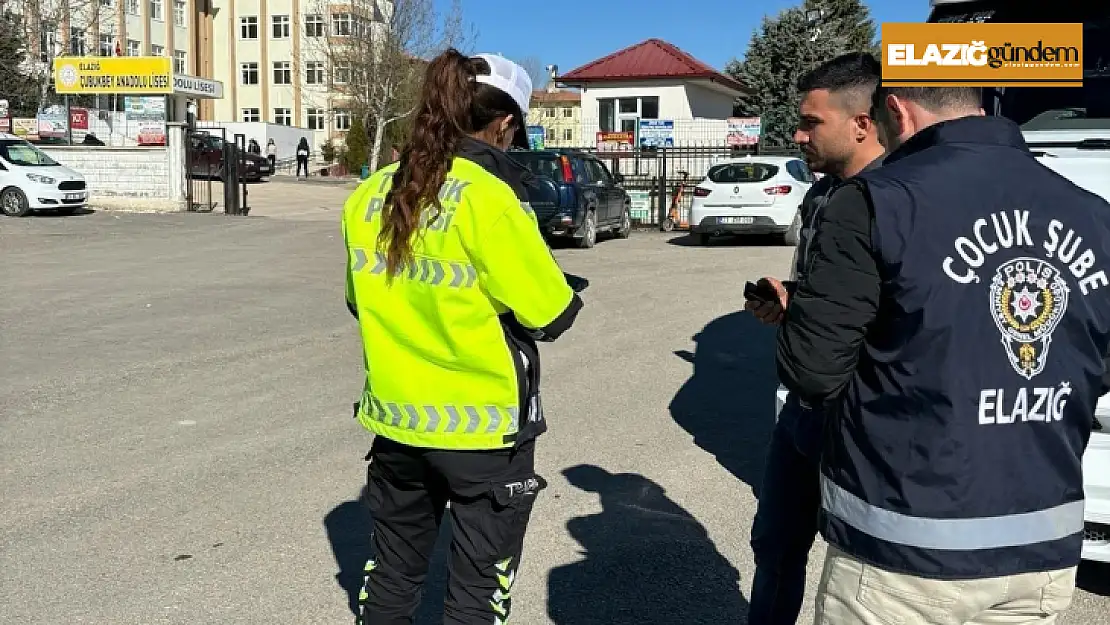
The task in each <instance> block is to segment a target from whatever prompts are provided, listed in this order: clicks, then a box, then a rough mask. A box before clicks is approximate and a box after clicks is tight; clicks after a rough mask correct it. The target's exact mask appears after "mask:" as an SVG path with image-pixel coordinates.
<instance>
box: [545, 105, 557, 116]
mask: <svg viewBox="0 0 1110 625" xmlns="http://www.w3.org/2000/svg"><path fill="white" fill-rule="evenodd" d="M543 116H544V117H555V109H553V108H551V107H550V106H549V107H547V108H545V109H544V110H543Z"/></svg>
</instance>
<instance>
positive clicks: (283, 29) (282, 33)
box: [270, 15, 289, 39]
mask: <svg viewBox="0 0 1110 625" xmlns="http://www.w3.org/2000/svg"><path fill="white" fill-rule="evenodd" d="M270 20H271V21H272V22H273V27H274V28H273V30H274V39H288V38H289V16H288V15H274V16H272V17H271V18H270Z"/></svg>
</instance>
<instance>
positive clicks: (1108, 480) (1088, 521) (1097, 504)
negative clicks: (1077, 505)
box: [775, 386, 1110, 562]
mask: <svg viewBox="0 0 1110 625" xmlns="http://www.w3.org/2000/svg"><path fill="white" fill-rule="evenodd" d="M786 395H787V390H786V388H785V387H782V386H780V387H779V390H778V392H777V393H775V416H776V418H777V417H778V414H779V412H780V411H782V407H783V406H784V405H785V404H786ZM1083 491H1084V495H1085V496H1086V499H1087V508H1086V513H1085V514H1084V521H1085V523H1084V527H1083V559H1084V560H1097V561H1099V562H1110V395H1104V396H1103V397H1102V398H1101V399H1099V400H1098V406H1097V407H1096V408H1095V429H1094V431H1093V432H1091V440H1090V442H1088V443H1087V451H1086V452H1085V453H1084V454H1083Z"/></svg>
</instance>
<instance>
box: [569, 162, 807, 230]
mask: <svg viewBox="0 0 1110 625" xmlns="http://www.w3.org/2000/svg"><path fill="white" fill-rule="evenodd" d="M565 149H573V150H576V151H580V152H584V153H587V154H591V155H593V156H596V157H597V158H598V159H599V160H601V161H602V162H603V163H604V164H605V166H606V167H607V168H608V169H609V171H610V172H612V173H613V174H620V175H621V176H622V177H623V178H624V182H623V185H622V186H623V187H624V189H625V190H626V191H628V194H629V195H630V196H631V198H632V221H633V223H636V224H638V225H639V226H660V227H665V226H668V225H669V226H672V227H675V228H678V229H684V228H686V227H687V224H688V222H689V215H690V206H691V204H692V203H693V197H694V196H693V188H694V187H695V186H697V184H698V183H699V182H701V181H702V180H704V179H705V176H706V174H707V173H708V172H709V169H710V168H711V167H712V166H713V165H715V164H717V163H719V162H721V161H724V160H726V159H730V158H743V157H745V156H748V155H751V156H758V155H760V154H763V155H775V156H798V157H800V156H801V153H800V152H799V151H798V149H797V147H794V146H790V147H787V146H770V147H768V146H762V147H761V146H753V147H728V146H723V145H706V146H682V147H673V148H655V149H653V148H646V149H645V148H640V149H629V150H622V151H605V150H598V149H597V148H596V147H593V146H587V147H576V148H565ZM672 213H673V214H672ZM668 222H670V223H668ZM665 229H669V228H665Z"/></svg>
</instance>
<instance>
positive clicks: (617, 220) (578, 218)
mask: <svg viewBox="0 0 1110 625" xmlns="http://www.w3.org/2000/svg"><path fill="white" fill-rule="evenodd" d="M510 156H512V157H513V158H514V159H515V160H516V161H517V162H519V163H520V164H522V165H524V166H525V167H527V168H528V170H529V171H530V172H532V176H531V177H530V178H529V179H528V180H526V181H525V185H526V186H527V187H528V197H529V201H530V203H531V205H532V210H533V211H535V213H536V219H538V220H539V222H540V229H541V230H542V231H543V233H544V236H545V237H547V238H548V239H556V238H570V239H573V240H574V241H575V243H577V245H578V247H583V248H588V247H593V246H594V244H595V243H597V238H598V234H599V233H611V234H613V235H614V236H616V237H618V238H621V239H627V238H628V235H629V234H630V233H631V232H632V213H631V202H630V200H629V198H628V193H627V192H626V191H625V190H624V189H623V188H622V187H621V182H622V178H621V177H620V174H617V175H616V176H614V175H613V174H611V173H609V170H608V168H606V167H605V165H604V164H603V163H602V162H601V161H600V160H598V159H597V158H594V157H593V156H591V155H589V154H585V153H582V152H575V151H572V150H565V151H564V150H541V151H514V152H510Z"/></svg>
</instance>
